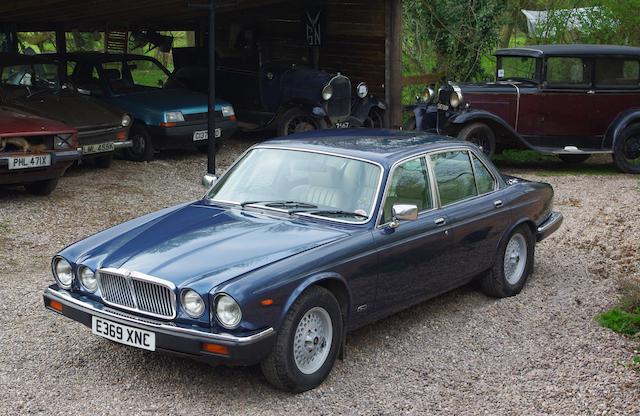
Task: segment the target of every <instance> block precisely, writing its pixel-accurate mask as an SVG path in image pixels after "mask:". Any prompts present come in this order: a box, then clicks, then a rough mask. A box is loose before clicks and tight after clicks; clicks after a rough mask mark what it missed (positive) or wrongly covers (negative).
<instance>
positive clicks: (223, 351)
mask: <svg viewBox="0 0 640 416" xmlns="http://www.w3.org/2000/svg"><path fill="white" fill-rule="evenodd" d="M202 351H206V352H210V353H213V354H218V355H226V356H228V355H229V348H227V347H225V346H224V345H218V344H202Z"/></svg>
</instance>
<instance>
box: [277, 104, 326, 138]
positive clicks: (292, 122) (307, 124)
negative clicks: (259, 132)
mask: <svg viewBox="0 0 640 416" xmlns="http://www.w3.org/2000/svg"><path fill="white" fill-rule="evenodd" d="M324 128H326V125H325V123H324V121H323V120H321V119H319V118H316V117H314V116H312V115H311V114H309V113H307V112H305V111H303V110H302V109H300V108H298V107H292V108H290V109H288V110H287V111H285V112H284V113H283V114H282V117H280V121H279V123H278V136H288V135H290V134H295V133H304V132H307V131H313V130H320V129H324Z"/></svg>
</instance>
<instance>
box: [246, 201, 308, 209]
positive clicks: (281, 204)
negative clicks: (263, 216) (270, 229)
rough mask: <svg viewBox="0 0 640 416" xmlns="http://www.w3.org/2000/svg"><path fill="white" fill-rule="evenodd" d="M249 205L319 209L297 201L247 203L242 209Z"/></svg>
mask: <svg viewBox="0 0 640 416" xmlns="http://www.w3.org/2000/svg"><path fill="white" fill-rule="evenodd" d="M247 205H264V206H265V207H267V208H282V209H296V208H306V209H315V208H318V207H317V206H316V205H313V204H307V203H306V202H297V201H245V202H243V203H241V204H240V206H241V207H242V208H244V207H246V206H247Z"/></svg>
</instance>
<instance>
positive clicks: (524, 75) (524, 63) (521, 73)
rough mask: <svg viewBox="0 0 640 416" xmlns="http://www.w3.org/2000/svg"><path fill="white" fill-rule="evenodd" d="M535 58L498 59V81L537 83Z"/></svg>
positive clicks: (510, 57)
mask: <svg viewBox="0 0 640 416" xmlns="http://www.w3.org/2000/svg"><path fill="white" fill-rule="evenodd" d="M536 63H537V60H536V58H532V57H528V56H500V57H498V71H497V79H498V81H524V82H526V81H530V82H537V80H538V76H537V75H538V74H537V69H536V68H537V67H536Z"/></svg>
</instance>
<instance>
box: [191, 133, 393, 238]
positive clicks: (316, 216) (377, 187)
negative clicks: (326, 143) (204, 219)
mask: <svg viewBox="0 0 640 416" xmlns="http://www.w3.org/2000/svg"><path fill="white" fill-rule="evenodd" d="M257 149H273V150H289V151H295V152H306V153H315V154H321V155H326V156H333V157H340V158H343V159H351V160H358V161H360V162H365V163H369V164H372V165H374V166H377V167H378V168H379V169H380V172H379V174H378V180H377V185H376V193H375V196H374V198H373V201H372V206H371V208H370V217H369V218H367V219H366V220H364V221H346V220H339V219H336V218H330V217H323V216H321V215H313V214H309V213H303V212H299V213H296V215H300V216H304V217H311V218H317V219H321V220H326V221H331V222H337V223H342V224H352V225H364V224H368V223H370V222H371V221H372V220H373V219H374V215H373V213H374V212H375V209H376V204H377V202H378V197H379V196H380V187H381V185H382V180H383V178H384V172H385V169H384V166H382V164H380V163H378V162H376V161H373V160H370V159H364V158H361V157H357V156H350V155H344V154H341V153H333V152H327V151H324V150H315V149H303V148H299V147H290V146H270V145H262V144H259V145H255V146H252V147H250V148H249V149H247V150H245V152H244V153H243V154H242V155H241V156H240V157H239V158H238V159H236V161H235V162H233V164H232V165H231V166H229V168H228V169H227V170H226V171H225V172H224V173H223V174H222V176H220V179H218V180H217V181H216V184H217V183H219V182H221V181H222V179H223V178H224V177H225V176H227V174H228V173H229V172H231V171H232V170H233V168H234V167H235V166H236V165H237V164H238V163H239V162H240V161H241V160H243V159H244V158H245V156H246V155H247V154H248V153H249V152H251V151H253V150H257ZM216 184H214V185H213V186H211V188H210V189H209V190H207V192H206V193H205V194H204V196H203V199H206V200H208V201H212V202H220V203H225V204H233V205H236V206H238V205H240V202H238V201H225V200H217V199H211V198H209V192H211V190H212V189H213V187H215V186H216ZM257 207H260V206H259V205H257ZM267 209H268V210H269V211H276V212H282V213H288V212H289V211H288V210H286V209H279V208H269V207H267Z"/></svg>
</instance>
